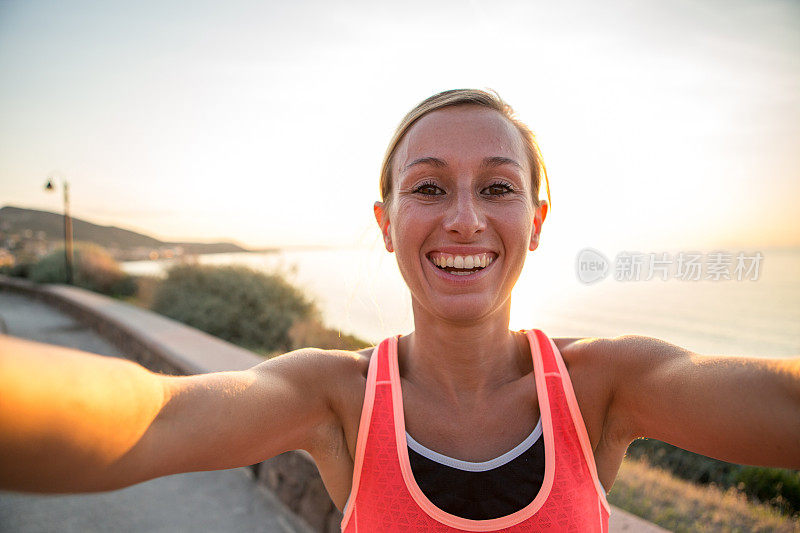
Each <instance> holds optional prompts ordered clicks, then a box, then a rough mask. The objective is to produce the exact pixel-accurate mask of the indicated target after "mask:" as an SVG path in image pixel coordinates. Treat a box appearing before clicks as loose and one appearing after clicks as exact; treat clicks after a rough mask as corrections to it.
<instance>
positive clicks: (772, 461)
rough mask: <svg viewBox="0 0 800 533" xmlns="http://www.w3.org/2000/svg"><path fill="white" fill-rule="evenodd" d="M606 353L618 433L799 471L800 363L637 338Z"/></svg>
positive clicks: (612, 344) (620, 340)
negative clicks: (610, 365) (611, 369)
mask: <svg viewBox="0 0 800 533" xmlns="http://www.w3.org/2000/svg"><path fill="white" fill-rule="evenodd" d="M605 349H606V350H609V357H610V360H612V361H613V366H614V377H613V385H612V391H613V400H612V403H611V407H610V413H609V420H610V423H611V424H613V425H614V428H615V429H614V432H615V433H616V434H618V435H621V436H623V437H624V438H627V439H630V440H633V439H634V438H636V437H652V438H656V439H659V440H662V441H665V442H668V443H670V444H673V445H675V446H678V447H681V448H684V449H687V450H690V451H693V452H696V453H700V454H703V455H707V456H710V457H715V458H718V459H722V460H725V461H730V462H736V463H745V464H759V465H764V466H783V467H792V468H797V467H798V466H800V462H799V461H800V360H798V359H793V360H792V359H786V360H779V359H756V358H745V357H730V356H706V355H699V354H696V353H693V352H691V351H689V350H686V349H684V348H681V347H679V346H675V345H674V344H670V343H668V342H665V341H661V340H658V339H654V338H650V337H643V336H638V335H626V336H622V337H617V338H614V339H609V340H608V342H607V343H606V348H605Z"/></svg>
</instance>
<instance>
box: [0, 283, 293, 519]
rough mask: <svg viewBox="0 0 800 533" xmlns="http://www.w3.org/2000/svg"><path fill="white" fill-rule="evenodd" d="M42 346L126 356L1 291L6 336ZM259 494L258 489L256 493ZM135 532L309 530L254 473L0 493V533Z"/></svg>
mask: <svg viewBox="0 0 800 533" xmlns="http://www.w3.org/2000/svg"><path fill="white" fill-rule="evenodd" d="M3 324H4V325H5V328H6V330H5V333H8V334H10V335H14V336H17V337H24V338H28V339H32V340H36V341H40V342H49V343H52V344H59V345H61V346H68V347H72V348H79V349H81V350H86V351H90V352H94V353H98V354H101V355H110V356H116V357H121V356H122V354H121V353H119V351H118V350H117V349H116V348H114V347H113V346H112V345H111V344H109V343H108V342H106V341H105V340H104V339H102V338H101V337H99V336H98V335H97V334H96V333H95V332H94V331H93V330H92V329H90V328H88V327H86V326H84V325H82V324H80V323H78V322H76V321H75V320H73V319H72V318H71V317H69V316H68V315H65V314H63V313H61V312H60V311H58V310H56V309H53V308H52V307H50V306H48V305H45V304H43V303H40V302H37V301H35V300H31V299H29V298H26V297H24V296H19V295H17V294H13V293H9V292H3V291H0V331H2V328H3ZM254 488H255V489H256V490H254ZM12 531H13V532H18V533H39V532H41V533H44V532H56V531H57V532H59V533H61V532H64V533H73V532H74V533H92V532H101V531H102V532H106V531H119V532H125V533H127V532H131V533H140V532H141V533H145V532H168V531H169V532H172V531H175V532H182V531H187V532H188V531H202V532H220V533H223V532H225V533H238V532H241V533H252V532H263V533H287V532H294V531H304V530H303V528H302V526H301V525H299V524H297V522H296V520H295V519H294V517H292V516H290V515H289V514H288V513H287V512H286V511H285V510H284V509H283V508H282V507H281V505H280V503H278V502H277V500H276V499H275V497H274V496H273V495H272V494H271V493H270V492H268V491H266V490H263V489H261V488H260V487H258V486H257V485H255V484H254V482H253V481H252V480H251V479H250V477H249V474H248V473H247V469H245V468H239V469H232V470H219V471H214V472H192V473H189V474H179V475H175V476H167V477H163V478H159V479H154V480H152V481H148V482H146V483H141V484H139V485H135V486H133V487H128V488H126V489H122V490H118V491H114V492H105V493H98V494H89V495H68V496H67V495H58V496H52V495H47V496H45V495H31V494H18V493H9V492H0V532H3V533H5V532H12Z"/></svg>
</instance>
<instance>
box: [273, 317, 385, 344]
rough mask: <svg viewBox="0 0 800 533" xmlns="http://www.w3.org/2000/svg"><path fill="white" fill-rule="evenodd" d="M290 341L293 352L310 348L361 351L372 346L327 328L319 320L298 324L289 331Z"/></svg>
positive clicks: (313, 319)
mask: <svg viewBox="0 0 800 533" xmlns="http://www.w3.org/2000/svg"><path fill="white" fill-rule="evenodd" d="M289 339H290V342H291V349H292V350H296V349H298V348H306V347H310V346H315V347H318V348H324V349H326V350H360V349H362V348H366V347H368V346H371V345H372V344H371V343H368V342H367V341H364V340H361V339H359V338H358V337H355V336H353V335H346V334H343V333H342V332H340V331H337V330H335V329H330V328H328V327H325V325H323V324H322V323H321V322H320V321H319V319H317V318H310V319H307V320H302V321H298V322H296V323H295V324H294V325H293V326H292V328H291V329H290V330H289Z"/></svg>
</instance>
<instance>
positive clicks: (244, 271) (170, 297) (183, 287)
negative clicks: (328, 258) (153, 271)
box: [152, 265, 315, 353]
mask: <svg viewBox="0 0 800 533" xmlns="http://www.w3.org/2000/svg"><path fill="white" fill-rule="evenodd" d="M152 309H153V310H154V311H156V312H158V313H161V314H163V315H166V316H168V317H170V318H174V319H175V320H178V321H180V322H183V323H185V324H188V325H190V326H192V327H195V328H197V329H200V330H203V331H205V332H207V333H210V334H211V335H214V336H217V337H220V338H222V339H225V340H227V341H229V342H232V343H234V344H237V345H239V346H243V347H245V348H248V349H250V350H254V351H257V352H261V353H270V352H275V351H288V350H289V349H290V345H291V339H290V336H289V330H290V329H291V327H292V325H293V324H294V322H295V321H296V320H302V319H305V318H308V317H310V316H312V315H313V314H314V313H315V311H314V308H313V306H312V304H311V303H310V302H309V301H308V300H307V299H306V298H305V297H304V296H303V294H302V293H301V292H300V291H299V290H298V289H296V288H295V287H293V286H292V285H290V284H289V283H287V282H286V281H285V280H284V279H283V278H282V277H281V276H279V275H277V274H265V273H262V272H258V271H255V270H252V269H249V268H246V267H240V266H222V267H213V266H203V265H178V266H175V267H173V268H171V269H170V270H169V272H168V273H167V278H166V279H165V280H164V281H162V282H161V283H160V284H159V285H158V287H157V288H156V290H155V294H154V296H153V304H152Z"/></svg>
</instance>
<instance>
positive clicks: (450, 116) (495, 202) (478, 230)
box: [375, 105, 547, 320]
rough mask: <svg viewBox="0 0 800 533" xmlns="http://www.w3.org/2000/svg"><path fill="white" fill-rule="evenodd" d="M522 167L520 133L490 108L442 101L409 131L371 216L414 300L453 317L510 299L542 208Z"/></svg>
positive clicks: (486, 310) (489, 309)
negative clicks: (386, 197)
mask: <svg viewBox="0 0 800 533" xmlns="http://www.w3.org/2000/svg"><path fill="white" fill-rule="evenodd" d="M530 175H531V172H530V167H529V163H528V161H527V158H526V156H525V149H524V144H523V140H522V137H521V135H520V133H519V132H518V131H517V129H516V127H515V126H514V125H513V124H512V123H511V122H510V121H508V120H507V119H506V118H505V117H503V116H502V115H501V114H500V113H498V112H497V111H494V110H491V109H488V108H484V107H478V106H470V105H466V106H458V107H450V108H445V109H441V110H438V111H434V112H432V113H430V114H428V115H426V116H424V117H422V118H421V119H420V120H419V121H417V122H416V123H415V124H414V126H412V127H411V128H410V129H409V130H408V132H407V133H406V135H405V137H404V138H403V139H402V140H401V142H400V144H399V145H398V147H397V150H396V152H395V156H394V161H393V172H392V176H393V184H392V199H391V201H390V202H389V205H388V208H387V207H386V206H384V204H382V203H381V202H377V203H376V204H375V215H376V218H377V219H378V223H379V224H380V225H381V226H382V229H383V232H384V240H385V242H386V247H387V249H388V250H389V251H394V252H395V253H396V254H397V263H398V266H399V268H400V272H401V273H402V275H403V278H404V279H405V281H406V283H407V284H408V287H409V289H410V290H411V294H412V298H413V299H414V300H415V301H416V303H417V304H418V305H422V306H423V307H424V308H425V309H426V310H428V312H431V313H433V314H435V315H438V316H442V317H446V318H448V319H451V320H474V319H478V318H481V317H484V316H487V315H488V314H490V313H493V312H496V311H497V310H498V309H500V308H501V307H503V306H507V305H508V300H509V297H510V294H511V289H512V288H513V286H514V284H515V283H516V281H517V279H518V278H519V275H520V272H521V271H522V267H523V264H524V262H525V256H526V253H527V251H528V250H529V249H530V250H534V249H535V248H536V246H537V244H538V236H539V232H540V231H541V224H542V221H543V220H544V218H545V216H546V214H547V205H546V203H545V202H543V205H542V206H541V207H540V208H538V209H536V208H535V207H534V204H533V201H532V195H531V182H530ZM387 225H388V227H387ZM448 265H449V266H448ZM443 267H444V268H443ZM469 267H472V268H469Z"/></svg>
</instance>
